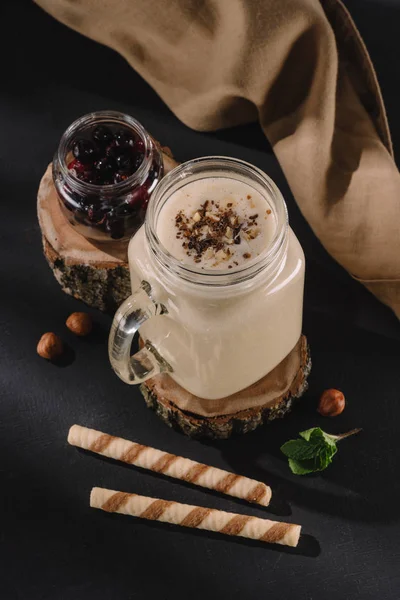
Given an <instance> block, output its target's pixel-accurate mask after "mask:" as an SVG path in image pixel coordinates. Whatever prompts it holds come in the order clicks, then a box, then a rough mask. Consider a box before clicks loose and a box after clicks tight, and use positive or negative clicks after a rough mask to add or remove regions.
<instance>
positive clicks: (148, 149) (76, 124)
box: [55, 110, 153, 195]
mask: <svg viewBox="0 0 400 600" xmlns="http://www.w3.org/2000/svg"><path fill="white" fill-rule="evenodd" d="M99 123H104V124H106V123H108V124H109V123H114V124H119V125H125V126H127V127H128V128H130V129H131V130H133V131H134V132H135V133H136V134H137V135H138V136H139V138H140V139H141V141H142V142H143V144H144V159H143V161H142V163H141V165H140V166H139V168H138V169H137V171H135V173H132V175H130V176H129V177H127V179H125V180H124V181H120V182H118V183H111V184H107V185H97V184H94V183H87V182H83V181H81V180H80V179H78V178H77V177H75V176H74V175H73V174H72V173H71V171H70V170H69V169H68V165H67V162H66V160H65V159H66V156H67V154H68V150H69V148H68V146H69V145H70V144H71V141H72V140H73V138H74V136H76V134H77V133H78V132H79V131H80V130H82V129H87V128H88V127H90V126H91V125H94V124H96V125H98V124H99ZM152 159H153V142H152V139H151V137H150V135H149V134H148V133H147V131H146V129H145V128H144V127H143V125H142V124H141V123H139V121H137V120H136V119H135V118H134V117H132V116H131V115H128V114H125V113H121V112H119V111H115V110H99V111H95V112H91V113H87V114H85V115H83V116H82V117H79V118H78V119H76V120H75V121H73V122H72V123H71V125H69V127H67V129H66V130H65V131H64V133H63V134H62V136H61V139H60V143H59V145H58V148H57V151H56V154H55V162H56V163H57V166H58V168H59V169H60V171H61V174H62V175H63V177H65V179H66V180H67V179H68V182H69V184H72V187H73V188H74V190H75V191H77V192H80V193H85V192H86V193H91V194H97V195H98V194H102V193H110V192H114V191H115V192H116V193H121V194H123V193H124V191H126V190H128V189H129V188H131V187H132V186H135V185H141V184H142V183H143V182H144V181H145V179H146V177H147V175H148V172H149V170H150V165H151V162H152Z"/></svg>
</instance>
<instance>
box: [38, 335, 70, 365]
mask: <svg viewBox="0 0 400 600" xmlns="http://www.w3.org/2000/svg"><path fill="white" fill-rule="evenodd" d="M36 350H37V353H38V354H39V356H41V357H42V358H45V359H46V360H55V359H56V358H58V357H59V356H61V354H62V353H63V351H64V346H63V343H62V340H61V338H59V337H58V335H56V334H55V333H52V332H48V333H44V334H43V335H42V337H41V338H40V340H39V343H38V345H37V348H36Z"/></svg>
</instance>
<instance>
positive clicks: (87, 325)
mask: <svg viewBox="0 0 400 600" xmlns="http://www.w3.org/2000/svg"><path fill="white" fill-rule="evenodd" d="M65 324H66V326H67V327H68V329H69V330H70V331H72V333H75V335H80V336H85V335H88V334H89V333H90V332H91V331H92V327H93V322H92V317H91V316H90V315H88V313H84V312H74V313H72V315H69V317H68V319H67V321H66V323H65Z"/></svg>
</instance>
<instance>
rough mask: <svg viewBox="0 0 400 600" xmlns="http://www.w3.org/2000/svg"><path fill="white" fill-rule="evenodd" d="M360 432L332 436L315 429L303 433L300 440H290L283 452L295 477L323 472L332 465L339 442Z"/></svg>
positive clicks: (357, 430)
mask: <svg viewBox="0 0 400 600" xmlns="http://www.w3.org/2000/svg"><path fill="white" fill-rule="evenodd" d="M359 431H360V430H359V429H354V430H352V431H351V432H349V433H345V434H341V435H331V434H329V433H325V431H323V430H322V429H321V428H320V427H313V428H312V429H307V430H306V431H301V432H300V433H299V435H300V436H301V438H300V439H297V440H289V441H288V442H286V443H285V444H283V446H281V451H282V452H283V454H284V455H285V456H287V457H288V459H289V467H290V469H291V471H292V473H294V474H295V475H306V474H308V473H315V472H317V471H323V470H324V469H326V468H327V467H328V466H329V465H330V464H331V462H332V459H333V457H334V456H335V454H336V452H337V446H336V444H337V442H338V441H339V440H341V439H344V438H345V437H348V436H349V435H353V434H354V433H358V432H359Z"/></svg>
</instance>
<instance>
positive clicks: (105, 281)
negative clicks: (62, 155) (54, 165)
mask: <svg viewBox="0 0 400 600" xmlns="http://www.w3.org/2000/svg"><path fill="white" fill-rule="evenodd" d="M162 153H163V159H164V172H165V173H168V172H169V171H171V170H172V169H173V168H174V167H176V166H177V164H178V163H177V162H176V161H175V160H174V159H173V158H172V154H171V151H170V149H169V148H167V147H162ZM37 211H38V219H39V225H40V229H41V231H42V239H43V251H44V255H45V257H46V259H47V262H48V263H49V265H50V268H51V269H52V271H53V273H54V276H55V278H56V279H57V281H58V282H59V284H60V285H61V288H62V289H63V291H64V292H66V293H67V294H70V295H71V296H74V297H75V298H78V299H79V300H83V302H85V303H86V304H88V305H89V306H93V307H94V308H98V309H100V310H102V311H107V312H115V310H116V309H117V307H118V306H119V305H120V304H121V303H122V302H123V301H124V300H125V299H126V298H127V297H128V296H129V294H130V293H131V289H130V277H129V268H128V262H127V250H128V242H127V241H123V242H118V241H115V242H107V243H105V244H98V245H97V244H96V245H94V243H92V242H89V241H88V240H87V239H86V238H85V237H83V236H82V235H81V234H79V233H78V232H77V231H75V229H74V228H73V227H72V226H71V225H70V223H69V221H68V219H67V217H66V216H65V215H64V213H63V211H62V209H61V207H60V204H59V201H58V198H57V192H56V190H55V187H54V185H53V179H52V173H51V164H50V165H49V166H48V167H47V170H46V172H45V174H44V175H43V177H42V180H41V182H40V186H39V191H38V201H37Z"/></svg>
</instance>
